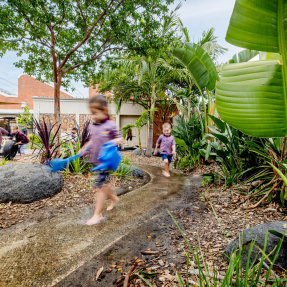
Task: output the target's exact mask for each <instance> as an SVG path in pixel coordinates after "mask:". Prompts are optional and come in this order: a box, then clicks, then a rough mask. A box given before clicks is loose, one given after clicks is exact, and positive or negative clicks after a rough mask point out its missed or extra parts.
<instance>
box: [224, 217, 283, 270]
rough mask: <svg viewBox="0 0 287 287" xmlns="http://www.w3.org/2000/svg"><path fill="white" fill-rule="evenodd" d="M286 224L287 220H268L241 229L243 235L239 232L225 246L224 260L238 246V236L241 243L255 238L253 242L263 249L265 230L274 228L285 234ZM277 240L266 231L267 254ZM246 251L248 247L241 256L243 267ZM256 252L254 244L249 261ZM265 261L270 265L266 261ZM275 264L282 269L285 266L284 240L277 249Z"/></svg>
mask: <svg viewBox="0 0 287 287" xmlns="http://www.w3.org/2000/svg"><path fill="white" fill-rule="evenodd" d="M286 224H287V221H275V222H268V223H264V224H260V225H257V226H255V227H253V228H248V229H245V230H244V231H243V236H242V233H241V234H240V235H238V237H237V238H236V239H235V240H233V241H232V242H231V243H230V244H229V245H228V246H227V247H226V249H225V254H224V258H225V260H227V261H229V260H228V257H230V256H231V254H232V252H234V250H236V249H237V248H238V243H239V236H240V238H241V240H242V242H243V245H248V244H249V243H251V241H252V240H255V244H256V245H258V246H259V247H260V248H261V249H263V248H264V242H265V235H266V232H268V230H275V231H277V232H280V233H282V234H284V233H285V234H286V232H287V230H286ZM284 227H285V228H284ZM279 241H280V238H279V237H277V236H275V235H273V234H271V233H269V232H268V239H267V248H266V253H267V254H269V253H270V252H271V251H272V250H273V249H274V248H275V246H276V245H277V244H278V243H279ZM248 252H249V247H247V248H246V249H245V251H244V253H243V256H242V265H243V267H244V268H245V267H246V262H247V258H248ZM257 254H258V249H257V248H256V247H255V246H254V247H253V249H252V251H251V257H250V259H251V262H254V260H255V257H256V255H257ZM259 257H260V256H259ZM266 263H267V264H268V265H270V264H269V263H268V262H266ZM250 264H251V263H250ZM275 264H276V265H278V266H280V267H282V268H284V269H286V268H287V241H285V240H284V241H283V244H282V246H281V249H280V251H279V254H278V256H277V259H276V261H275Z"/></svg>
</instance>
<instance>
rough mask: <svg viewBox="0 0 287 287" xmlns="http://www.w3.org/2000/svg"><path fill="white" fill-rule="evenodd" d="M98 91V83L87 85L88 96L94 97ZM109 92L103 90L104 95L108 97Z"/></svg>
mask: <svg viewBox="0 0 287 287" xmlns="http://www.w3.org/2000/svg"><path fill="white" fill-rule="evenodd" d="M99 93H100V92H99V84H96V85H94V86H90V87H89V98H92V97H94V96H96V95H98V94H99ZM111 94H112V93H111V92H105V93H104V95H105V96H106V97H109V96H111Z"/></svg>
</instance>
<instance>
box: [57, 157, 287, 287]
mask: <svg viewBox="0 0 287 287" xmlns="http://www.w3.org/2000/svg"><path fill="white" fill-rule="evenodd" d="M133 159H135V157H133ZM141 162H142V159H141ZM212 169H216V167H215V166H214V165H209V169H208V168H207V167H204V168H198V169H197V170H196V171H195V173H197V174H198V173H199V172H203V173H207V172H209V171H210V170H212ZM190 178H192V177H190ZM211 205H212V206H213V208H214V210H215V212H216V215H217V217H218V220H217V219H216V217H215V214H214V212H213V210H212V208H211ZM278 210H279V206H278V205H277V204H270V205H268V206H265V207H259V208H256V209H253V210H247V202H246V201H245V200H244V198H242V196H240V195H239V194H238V193H237V192H236V191H235V190H233V189H226V188H225V187H224V184H223V183H221V184H220V183H216V184H209V185H207V186H203V187H201V188H200V189H198V190H196V191H194V190H192V189H191V191H190V193H187V194H186V195H185V196H184V197H183V198H182V201H181V202H179V203H178V204H176V205H175V206H173V207H172V208H171V209H170V211H171V214H172V215H173V216H174V218H175V220H176V221H177V222H178V224H179V226H180V227H181V229H182V230H183V232H184V234H185V236H186V237H187V239H188V241H189V243H190V245H191V247H192V249H193V251H195V250H196V249H197V250H198V252H199V253H200V260H201V262H200V265H201V267H203V264H207V266H208V267H209V269H210V271H211V272H214V268H215V270H217V271H218V274H219V275H221V276H224V275H225V268H226V262H225V261H224V260H223V256H222V254H223V252H224V250H225V248H226V246H227V245H228V243H229V242H231V241H232V240H233V239H235V238H236V237H237V235H238V234H239V233H240V232H241V231H242V230H243V229H245V228H248V227H252V226H255V225H258V224H261V223H265V222H271V221H276V220H285V221H286V220H287V214H286V213H281V212H278ZM219 222H220V223H219ZM220 225H221V226H220ZM188 252H189V249H188V247H187V245H186V243H185V241H184V238H183V237H182V235H181V234H180V232H179V230H178V228H177V227H176V226H175V224H174V223H173V221H172V220H171V218H170V216H169V215H168V213H167V211H166V212H163V213H161V214H159V215H158V216H157V217H155V218H152V219H151V220H150V221H149V222H145V223H143V224H142V225H141V226H139V227H138V229H137V230H133V231H131V233H130V234H129V235H128V236H126V237H124V238H123V239H122V240H121V241H120V242H118V243H116V244H115V245H114V246H112V247H111V248H110V249H109V250H107V251H106V252H105V253H104V254H101V255H100V256H97V257H96V258H94V259H93V260H91V261H89V262H87V263H86V264H84V266H82V267H81V268H79V269H78V270H76V271H75V272H74V273H72V274H70V275H69V276H68V277H67V278H66V279H64V280H63V281H62V282H60V283H59V284H58V285H57V286H58V287H68V286H103V287H104V286H130V287H136V286H138V287H139V286H148V285H147V283H145V282H144V281H143V280H142V279H141V278H139V276H138V275H141V276H142V277H144V278H145V279H146V280H147V281H148V282H150V283H151V284H153V286H155V287H159V286H165V287H168V286H180V285H179V284H178V281H177V277H176V276H177V273H178V274H180V275H181V276H182V278H183V281H184V282H185V284H186V281H187V280H185V279H184V278H185V276H186V269H187V253H188ZM190 258H191V265H192V266H193V268H194V269H195V270H196V269H198V266H197V264H196V262H195V260H194V258H192V255H190ZM127 274H128V275H127ZM262 275H263V274H262ZM281 276H284V274H281ZM285 277H286V275H285ZM125 280H126V281H127V282H128V284H127V285H124V282H125ZM188 281H189V283H190V284H191V285H190V286H196V284H197V283H198V282H197V278H196V276H195V275H190V276H189V278H188Z"/></svg>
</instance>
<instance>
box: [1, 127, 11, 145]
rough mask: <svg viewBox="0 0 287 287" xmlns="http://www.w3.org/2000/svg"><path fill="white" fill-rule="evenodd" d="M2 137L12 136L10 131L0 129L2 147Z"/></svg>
mask: <svg viewBox="0 0 287 287" xmlns="http://www.w3.org/2000/svg"><path fill="white" fill-rule="evenodd" d="M2 136H10V137H11V136H12V135H11V134H10V133H9V132H8V131H6V130H5V129H3V128H1V127H0V146H1V145H2Z"/></svg>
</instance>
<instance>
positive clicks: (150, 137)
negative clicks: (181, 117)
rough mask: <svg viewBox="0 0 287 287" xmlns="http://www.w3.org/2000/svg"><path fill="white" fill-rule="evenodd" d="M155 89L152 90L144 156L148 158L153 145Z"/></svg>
mask: <svg viewBox="0 0 287 287" xmlns="http://www.w3.org/2000/svg"><path fill="white" fill-rule="evenodd" d="M155 102H156V99H155V88H153V89H152V105H151V108H150V110H151V111H150V117H149V127H148V142H147V149H146V154H145V155H146V156H148V157H150V156H151V155H152V143H153V122H154V113H155V111H154V108H155Z"/></svg>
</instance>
